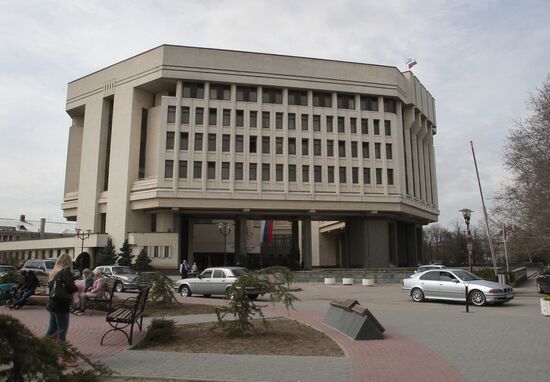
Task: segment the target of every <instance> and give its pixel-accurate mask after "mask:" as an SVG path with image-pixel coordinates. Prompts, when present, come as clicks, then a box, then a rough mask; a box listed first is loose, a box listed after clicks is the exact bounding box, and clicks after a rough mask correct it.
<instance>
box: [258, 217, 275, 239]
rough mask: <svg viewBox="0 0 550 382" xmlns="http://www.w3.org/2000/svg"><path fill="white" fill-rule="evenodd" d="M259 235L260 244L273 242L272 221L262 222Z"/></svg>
mask: <svg viewBox="0 0 550 382" xmlns="http://www.w3.org/2000/svg"><path fill="white" fill-rule="evenodd" d="M260 235H261V236H260V238H261V242H262V244H271V241H272V240H273V220H271V219H268V220H262V225H261V230H260Z"/></svg>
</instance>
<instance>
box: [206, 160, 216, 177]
mask: <svg viewBox="0 0 550 382" xmlns="http://www.w3.org/2000/svg"><path fill="white" fill-rule="evenodd" d="M207 169H208V170H207V176H208V179H216V162H208V167H207Z"/></svg>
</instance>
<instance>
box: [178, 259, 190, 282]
mask: <svg viewBox="0 0 550 382" xmlns="http://www.w3.org/2000/svg"><path fill="white" fill-rule="evenodd" d="M188 272H189V264H187V260H185V259H184V260H183V261H182V263H181V264H180V273H181V278H182V279H186V278H187V273H188Z"/></svg>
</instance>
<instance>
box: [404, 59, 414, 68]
mask: <svg viewBox="0 0 550 382" xmlns="http://www.w3.org/2000/svg"><path fill="white" fill-rule="evenodd" d="M405 65H407V68H409V69H410V68H412V67H413V66H415V65H416V58H407V59H406V60H405Z"/></svg>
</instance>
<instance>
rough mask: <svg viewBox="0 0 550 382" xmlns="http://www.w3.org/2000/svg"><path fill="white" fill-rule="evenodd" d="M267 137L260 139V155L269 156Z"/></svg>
mask: <svg viewBox="0 0 550 382" xmlns="http://www.w3.org/2000/svg"><path fill="white" fill-rule="evenodd" d="M269 143H270V142H269V137H262V154H269Z"/></svg>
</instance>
